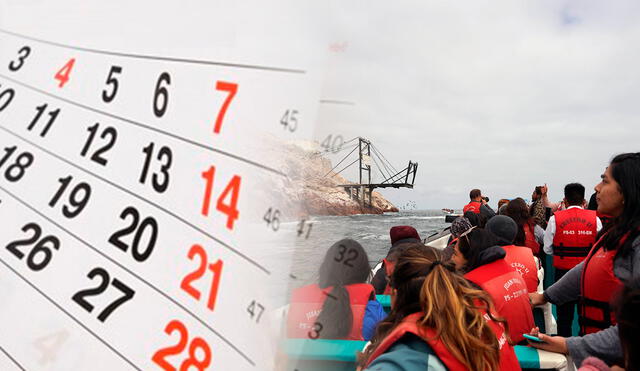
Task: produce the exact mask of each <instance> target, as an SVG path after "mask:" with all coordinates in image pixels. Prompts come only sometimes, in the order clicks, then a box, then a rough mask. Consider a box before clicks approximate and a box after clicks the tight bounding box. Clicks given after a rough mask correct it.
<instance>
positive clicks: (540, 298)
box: [529, 292, 547, 307]
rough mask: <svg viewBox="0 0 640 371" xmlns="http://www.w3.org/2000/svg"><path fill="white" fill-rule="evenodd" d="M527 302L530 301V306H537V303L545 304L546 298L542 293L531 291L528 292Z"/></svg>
mask: <svg viewBox="0 0 640 371" xmlns="http://www.w3.org/2000/svg"><path fill="white" fill-rule="evenodd" d="M529 303H531V307H537V306H538V305H543V304H547V299H545V298H544V295H542V294H538V293H537V292H532V293H529Z"/></svg>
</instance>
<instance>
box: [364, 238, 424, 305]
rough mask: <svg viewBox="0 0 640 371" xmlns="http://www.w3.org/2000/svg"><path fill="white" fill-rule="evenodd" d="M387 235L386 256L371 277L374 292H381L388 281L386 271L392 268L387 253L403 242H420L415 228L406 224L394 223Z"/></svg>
mask: <svg viewBox="0 0 640 371" xmlns="http://www.w3.org/2000/svg"><path fill="white" fill-rule="evenodd" d="M389 237H390V238H391V247H390V248H389V251H388V252H387V256H386V257H385V258H384V259H383V260H382V265H381V267H380V269H378V270H377V271H376V273H375V274H374V276H373V278H372V279H371V284H372V285H373V287H374V288H375V289H376V294H378V295H380V294H383V293H384V291H385V289H386V288H387V286H388V282H389V274H388V273H387V272H388V271H392V270H393V268H392V267H391V266H390V264H388V263H390V262H389V255H390V254H391V252H392V251H393V250H394V249H395V248H396V247H398V246H400V245H402V244H404V243H413V242H420V241H421V239H420V235H419V234H418V231H416V229H415V228H413V227H411V226H408V225H396V226H394V227H391V229H390V230H389Z"/></svg>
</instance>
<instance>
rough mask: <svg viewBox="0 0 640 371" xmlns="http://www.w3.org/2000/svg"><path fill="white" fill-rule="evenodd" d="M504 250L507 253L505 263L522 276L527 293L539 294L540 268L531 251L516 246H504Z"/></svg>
mask: <svg viewBox="0 0 640 371" xmlns="http://www.w3.org/2000/svg"><path fill="white" fill-rule="evenodd" d="M502 248H503V249H504V251H506V252H507V256H505V257H504V261H506V262H507V264H509V265H510V266H511V268H513V269H514V270H515V271H516V272H518V273H519V274H520V276H522V278H523V279H524V282H525V284H526V285H527V291H529V292H537V291H538V283H539V280H538V266H537V265H536V259H535V258H534V257H533V252H532V251H531V249H530V248H528V247H524V246H516V245H509V246H502Z"/></svg>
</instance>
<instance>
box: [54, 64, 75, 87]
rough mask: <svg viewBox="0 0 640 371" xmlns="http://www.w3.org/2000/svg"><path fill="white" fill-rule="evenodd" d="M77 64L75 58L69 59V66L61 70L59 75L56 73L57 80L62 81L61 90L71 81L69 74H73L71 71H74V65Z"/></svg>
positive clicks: (66, 65)
mask: <svg viewBox="0 0 640 371" xmlns="http://www.w3.org/2000/svg"><path fill="white" fill-rule="evenodd" d="M75 63H76V59H75V58H71V59H69V61H68V62H67V64H65V65H64V66H63V67H62V68H61V69H60V71H58V73H56V76H55V79H56V80H58V81H60V83H59V84H58V87H59V88H61V87H63V86H64V84H66V83H67V81H69V74H70V73H71V70H72V69H73V65H74V64H75Z"/></svg>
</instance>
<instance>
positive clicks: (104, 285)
mask: <svg viewBox="0 0 640 371" xmlns="http://www.w3.org/2000/svg"><path fill="white" fill-rule="evenodd" d="M87 277H89V278H90V279H91V280H93V279H94V278H97V279H98V280H99V281H100V283H99V284H98V286H96V287H92V288H89V289H84V290H80V291H78V292H77V293H75V294H74V295H73V296H72V297H71V299H72V300H73V301H75V302H76V303H78V305H80V306H81V307H82V308H83V309H84V310H86V311H87V312H89V313H91V312H93V309H94V305H93V304H91V303H89V301H87V299H85V298H87V297H90V296H97V295H100V294H102V293H103V292H105V291H106V290H107V289H108V288H109V281H111V286H113V287H115V288H116V289H118V290H120V291H121V292H122V296H120V297H119V298H117V299H116V300H114V301H113V302H112V303H111V304H109V305H107V306H106V307H105V308H104V309H103V310H102V312H100V314H98V320H99V321H100V322H104V321H105V320H106V319H107V318H108V317H109V316H110V315H111V313H113V311H115V310H116V309H118V307H119V306H121V305H122V304H124V303H125V302H127V301H129V300H131V299H132V298H133V296H134V295H135V293H136V292H135V291H134V290H133V289H131V288H130V287H129V286H127V285H125V284H124V283H122V282H121V281H120V280H118V279H117V278H114V279H113V280H111V278H110V277H109V273H108V272H107V271H106V270H104V269H103V268H99V267H98V268H94V269H92V270H91V272H89V274H87Z"/></svg>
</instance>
